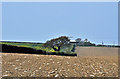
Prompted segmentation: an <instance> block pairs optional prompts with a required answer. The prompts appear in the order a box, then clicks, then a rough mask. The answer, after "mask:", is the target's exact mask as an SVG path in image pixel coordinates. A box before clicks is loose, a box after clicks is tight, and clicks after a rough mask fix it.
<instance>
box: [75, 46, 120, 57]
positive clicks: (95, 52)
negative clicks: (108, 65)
mask: <svg viewBox="0 0 120 79" xmlns="http://www.w3.org/2000/svg"><path fill="white" fill-rule="evenodd" d="M118 50H120V48H117V47H80V46H77V47H76V50H75V52H77V56H118Z"/></svg>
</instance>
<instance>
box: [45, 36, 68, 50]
mask: <svg viewBox="0 0 120 79" xmlns="http://www.w3.org/2000/svg"><path fill="white" fill-rule="evenodd" d="M69 42H70V39H69V38H68V37H67V36H61V37H58V38H55V39H51V40H49V41H47V42H46V43H45V44H44V47H52V48H53V49H54V50H55V51H60V48H61V46H62V45H64V44H69Z"/></svg>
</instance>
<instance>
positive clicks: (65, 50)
mask: <svg viewBox="0 0 120 79" xmlns="http://www.w3.org/2000/svg"><path fill="white" fill-rule="evenodd" d="M0 44H5V45H11V46H17V47H26V48H32V49H35V50H43V51H46V52H48V54H50V53H56V54H58V55H59V54H62V53H63V54H67V55H74V54H76V53H75V52H72V51H71V50H72V49H73V45H63V46H62V47H61V49H60V51H55V50H54V49H53V48H51V47H44V46H43V44H44V43H31V42H30V43H29V42H10V41H4V42H0Z"/></svg>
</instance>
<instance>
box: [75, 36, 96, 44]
mask: <svg viewBox="0 0 120 79" xmlns="http://www.w3.org/2000/svg"><path fill="white" fill-rule="evenodd" d="M75 41H76V43H77V44H76V45H77V46H95V44H93V43H91V42H90V41H88V39H87V38H86V39H84V40H82V39H81V38H77V39H76V40H75Z"/></svg>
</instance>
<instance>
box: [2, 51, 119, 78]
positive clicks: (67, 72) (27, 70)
mask: <svg viewBox="0 0 120 79" xmlns="http://www.w3.org/2000/svg"><path fill="white" fill-rule="evenodd" d="M0 55H2V76H4V77H6V76H8V77H53V76H54V77H118V57H117V56H79V57H68V56H67V57H66V56H53V55H31V54H15V53H13V54H12V53H1V54H0Z"/></svg>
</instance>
